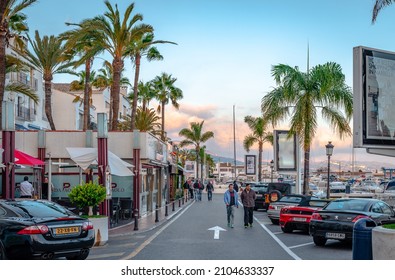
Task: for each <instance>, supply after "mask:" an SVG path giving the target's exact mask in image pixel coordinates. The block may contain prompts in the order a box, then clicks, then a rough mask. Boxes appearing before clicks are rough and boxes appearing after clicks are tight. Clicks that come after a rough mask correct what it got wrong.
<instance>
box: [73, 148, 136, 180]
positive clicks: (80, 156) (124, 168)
mask: <svg viewBox="0 0 395 280" xmlns="http://www.w3.org/2000/svg"><path fill="white" fill-rule="evenodd" d="M66 150H67V152H68V153H69V155H70V158H71V160H73V161H74V162H75V163H76V164H77V165H78V166H79V167H81V168H82V169H83V170H86V169H87V168H88V167H89V166H90V165H91V164H97V158H98V156H97V149H96V148H66ZM108 165H109V167H110V172H111V174H112V175H116V176H134V173H133V172H132V171H131V170H130V169H129V168H131V167H133V165H132V164H130V163H128V162H126V161H123V160H122V159H121V158H120V157H118V156H117V155H115V154H113V153H112V152H110V151H108Z"/></svg>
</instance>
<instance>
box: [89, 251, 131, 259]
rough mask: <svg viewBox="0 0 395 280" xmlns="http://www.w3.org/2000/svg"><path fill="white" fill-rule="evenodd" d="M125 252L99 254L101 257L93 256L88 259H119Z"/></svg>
mask: <svg viewBox="0 0 395 280" xmlns="http://www.w3.org/2000/svg"><path fill="white" fill-rule="evenodd" d="M124 253H125V252H120V253H110V254H101V255H95V256H89V259H90V260H92V259H101V258H103V259H108V258H109V257H120V256H122V255H123V254H124Z"/></svg>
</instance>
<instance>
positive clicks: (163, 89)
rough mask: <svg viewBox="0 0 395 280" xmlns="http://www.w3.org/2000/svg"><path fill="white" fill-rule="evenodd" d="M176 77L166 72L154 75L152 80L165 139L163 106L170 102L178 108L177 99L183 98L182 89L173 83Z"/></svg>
mask: <svg viewBox="0 0 395 280" xmlns="http://www.w3.org/2000/svg"><path fill="white" fill-rule="evenodd" d="M176 81H177V78H173V77H172V76H171V75H169V74H167V73H162V74H161V75H160V76H156V77H155V79H154V80H153V81H152V82H153V84H154V87H155V89H156V92H157V97H156V98H157V99H158V101H159V102H160V105H159V107H158V112H162V136H161V137H162V140H164V139H165V106H166V105H167V104H169V102H171V104H172V105H173V107H174V108H176V109H178V108H179V107H180V104H178V101H179V100H180V99H182V98H183V95H182V90H181V89H179V88H177V87H176V86H175V85H174V83H175V82H176Z"/></svg>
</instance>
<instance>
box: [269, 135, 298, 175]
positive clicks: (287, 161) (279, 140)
mask: <svg viewBox="0 0 395 280" xmlns="http://www.w3.org/2000/svg"><path fill="white" fill-rule="evenodd" d="M296 149H297V142H296V136H291V137H289V131H287V130H275V131H274V163H275V168H276V170H277V171H296V168H297V164H296Z"/></svg>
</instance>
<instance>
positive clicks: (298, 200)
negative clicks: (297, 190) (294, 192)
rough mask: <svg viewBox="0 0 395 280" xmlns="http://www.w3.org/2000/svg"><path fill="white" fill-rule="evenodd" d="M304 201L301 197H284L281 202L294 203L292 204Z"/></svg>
mask: <svg viewBox="0 0 395 280" xmlns="http://www.w3.org/2000/svg"><path fill="white" fill-rule="evenodd" d="M301 201H302V198H301V197H299V196H283V197H282V198H281V199H280V200H279V202H292V203H299V202H301Z"/></svg>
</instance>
